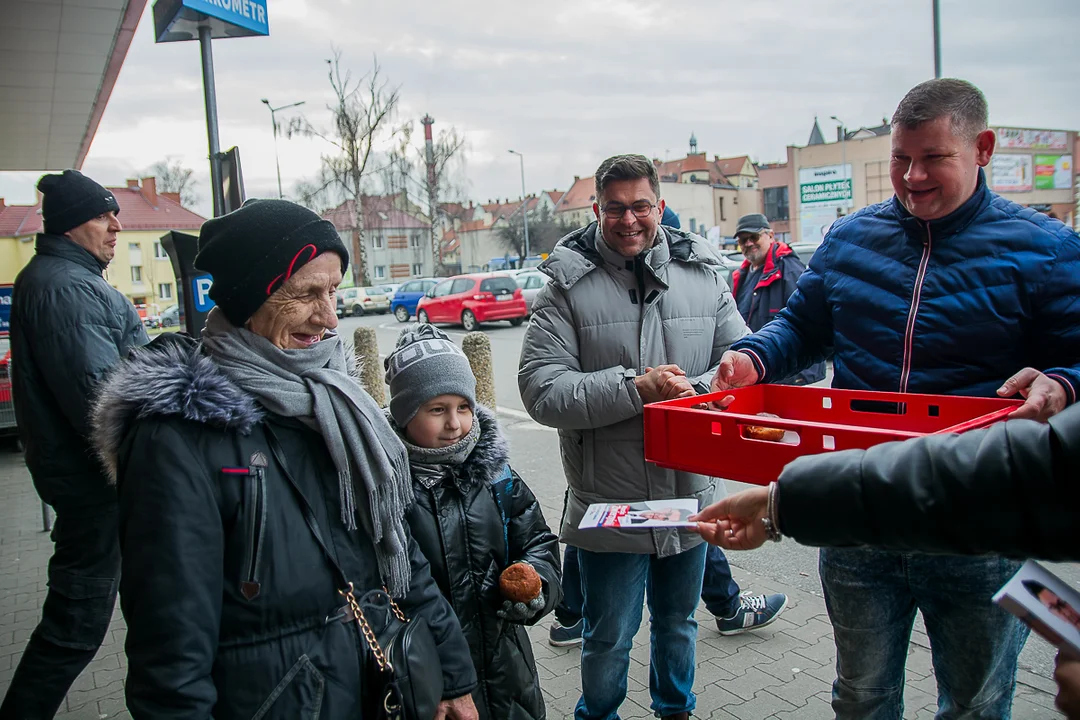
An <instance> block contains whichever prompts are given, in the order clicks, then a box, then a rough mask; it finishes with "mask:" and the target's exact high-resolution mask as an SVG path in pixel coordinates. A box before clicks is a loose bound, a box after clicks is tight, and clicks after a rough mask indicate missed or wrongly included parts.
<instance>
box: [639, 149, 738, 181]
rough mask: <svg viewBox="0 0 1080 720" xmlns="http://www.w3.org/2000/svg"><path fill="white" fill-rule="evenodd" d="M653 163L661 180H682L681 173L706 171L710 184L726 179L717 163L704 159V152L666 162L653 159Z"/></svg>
mask: <svg viewBox="0 0 1080 720" xmlns="http://www.w3.org/2000/svg"><path fill="white" fill-rule="evenodd" d="M654 164H655V165H656V173H657V175H659V176H660V180H661V181H663V180H664V179H665V178H668V181H669V182H670V178H672V177H674V178H676V182H682V176H683V173H707V175H708V178H709V184H710V185H723V184H726V183H727V181H728V180H727V178H726V177H724V173H723V172H721V170H720V168H719V167H718V166H717V164H716V163H715V162H709V161H708V159H706V157H705V153H695V154H694V155H687V156H686V157H684V158H680V159H679V160H668V161H667V162H658V161H654ZM702 179H704V178H702Z"/></svg>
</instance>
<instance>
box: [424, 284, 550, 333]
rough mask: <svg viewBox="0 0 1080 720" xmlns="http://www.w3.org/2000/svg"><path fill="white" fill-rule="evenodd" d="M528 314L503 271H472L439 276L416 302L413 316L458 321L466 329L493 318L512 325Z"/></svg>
mask: <svg viewBox="0 0 1080 720" xmlns="http://www.w3.org/2000/svg"><path fill="white" fill-rule="evenodd" d="M528 314H529V310H528V308H527V307H526V306H525V298H524V297H522V295H521V288H519V287H518V285H517V283H516V282H514V279H513V278H512V277H510V276H509V275H506V274H503V273H494V274H493V273H473V274H469V275H457V276H455V277H452V278H449V279H447V280H443V281H442V282H440V283H439V284H438V285H436V286H435V287H434V288H432V289H431V290H429V291H428V293H427V294H426V295H424V297H422V298H420V302H419V303H418V304H417V306H416V319H417V320H419V321H420V322H422V323H426V322H430V323H454V324H457V323H460V324H461V325H463V326H465V329H466V330H470V331H471V330H476V329H477V328H478V327H480V323H485V322H494V321H496V320H509V321H510V324H511V325H513V326H515V327H516V326H518V325H520V324H521V323H523V322H524V321H525V318H526V316H528Z"/></svg>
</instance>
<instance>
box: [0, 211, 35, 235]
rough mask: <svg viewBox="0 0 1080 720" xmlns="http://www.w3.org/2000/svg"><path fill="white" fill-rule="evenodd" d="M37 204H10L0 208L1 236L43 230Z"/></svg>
mask: <svg viewBox="0 0 1080 720" xmlns="http://www.w3.org/2000/svg"><path fill="white" fill-rule="evenodd" d="M37 210H38V208H37V206H36V205H8V206H7V207H5V208H4V209H3V210H0V237H20V236H23V235H33V234H36V233H39V232H41V216H40V215H38V214H37Z"/></svg>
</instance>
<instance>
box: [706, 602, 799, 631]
mask: <svg viewBox="0 0 1080 720" xmlns="http://www.w3.org/2000/svg"><path fill="white" fill-rule="evenodd" d="M786 607H787V595H784V594H782V593H777V594H775V595H745V594H744V595H742V596H740V597H739V609H738V610H736V611H735V614H734V615H732V616H731V617H729V618H722V617H718V618H716V629H717V630H719V631H720V634H721V635H738V634H739V633H744V632H746V631H747V630H756V629H757V628H760V627H765V626H766V625H768V624H769V623H771V622H772V621H773V620H775V619H776V618H778V617H780V613H782V612H784V608H786Z"/></svg>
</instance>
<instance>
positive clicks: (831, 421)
mask: <svg viewBox="0 0 1080 720" xmlns="http://www.w3.org/2000/svg"><path fill="white" fill-rule="evenodd" d="M728 395H733V396H734V397H735V401H734V402H732V403H731V405H729V406H728V407H727V409H726V410H724V411H714V410H703V409H695V408H694V407H693V406H694V405H697V404H700V403H702V402H708V401H710V400H720V399H721V398H724V397H726V396H728ZM853 401H855V402H854V406H855V408H859V409H853ZM1021 404H1023V401H1022V400H1006V399H1001V398H975V397H962V396H957V395H916V394H911V393H887V392H872V391H864V390H835V389H832V388H822V387H805V386H793V385H754V386H751V387H746V388H739V389H737V390H729V391H727V392H719V393H712V394H709V395H698V396H695V397H691V398H684V399H681V400H668V401H667V402H661V403H653V404H651V405H646V406H645V459H646V460H648V461H649V462H652V463H656V464H657V465H660V466H662V467H666V468H674V469H676V470H688V471H690V472H696V473H701V474H703V475H711V476H713V477H721V478H727V479H730V480H738V481H741V482H747V483H754V484H757V485H767V484H768V483H770V482H772V481H773V480H776V478H777V477H779V476H780V472H781V471H782V470H783V469H784V466H785V465H787V464H788V463H789V462H791V461H792V460H794V459H795V458H798V457H802V456H803V455H815V454H817V453H822V452H830V451H834V450H850V449H852V448H861V449H866V448H869V447H872V446H874V445H877V444H878V443H883V442H889V441H891V440H907V439H909V438H914V437H921V436H923V435H928V434H933V433H953V432H964V431H965V430H972V429H974V428H980V427H985V426H987V425H990V424H993V423H995V422H997V421H999V420H1002V419H1004V418H1005V416H1006V415H1008V414H1009V413H1011V412H1012V411H1013V410H1015V409H1016V408H1017V407H1018V406H1020V405H1021ZM868 406H869V407H873V408H875V409H869V407H868ZM879 407H880V408H881V410H877V409H876V408H879ZM760 412H767V413H772V414H774V415H778V416H779V417H778V418H770V417H761V416H759V415H758V414H757V413H760ZM745 425H757V426H759V427H772V428H780V429H782V430H785V431H790V432H789V434H788V435H786V436H785V440H788V439H789V438H790V439H793V440H796V442H795V443H791V442H780V441H771V440H755V439H752V438H747V437H743V433H742V427H743V426H745ZM790 433H796V434H797V436H798V437H797V438H794V437H792V436H791V435H790Z"/></svg>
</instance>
